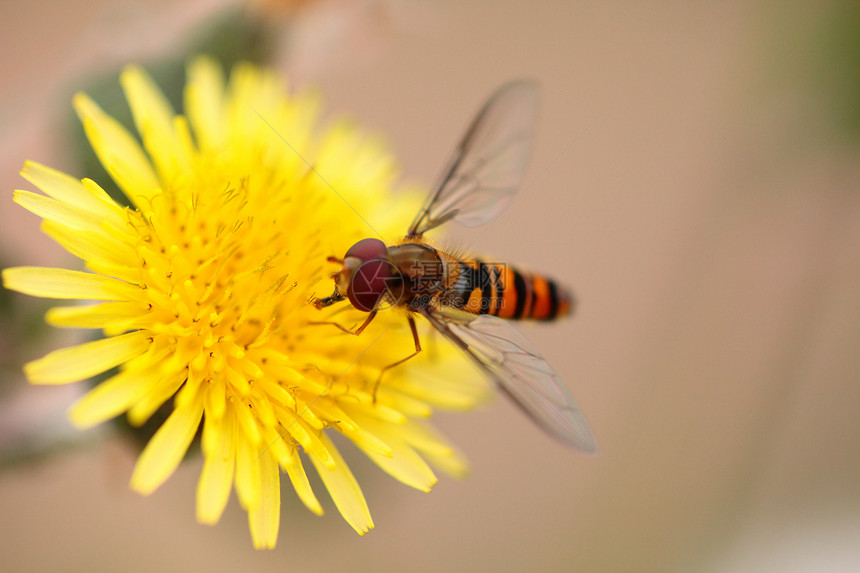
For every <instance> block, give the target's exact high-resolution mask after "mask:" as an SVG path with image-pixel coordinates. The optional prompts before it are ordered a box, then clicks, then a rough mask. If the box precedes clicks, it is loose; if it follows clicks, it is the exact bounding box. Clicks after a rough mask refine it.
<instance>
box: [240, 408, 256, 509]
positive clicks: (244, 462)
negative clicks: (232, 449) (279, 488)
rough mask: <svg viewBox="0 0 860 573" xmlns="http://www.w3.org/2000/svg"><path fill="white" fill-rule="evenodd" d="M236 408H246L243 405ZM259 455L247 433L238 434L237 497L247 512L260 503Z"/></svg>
mask: <svg viewBox="0 0 860 573" xmlns="http://www.w3.org/2000/svg"><path fill="white" fill-rule="evenodd" d="M236 407H237V408H240V409H241V408H245V406H243V405H239V406H236ZM234 411H235V410H234ZM237 427H239V424H237ZM259 455H260V450H259V449H258V448H257V447H255V446H254V444H253V443H251V441H250V440H249V439H248V437H247V436H246V435H245V433H244V432H236V495H237V496H239V503H240V504H241V505H242V507H244V508H245V509H246V510H250V509H252V508H254V507H256V506H257V505H258V504H259V503H260V497H261V492H260V466H259V464H257V457H258V456H259Z"/></svg>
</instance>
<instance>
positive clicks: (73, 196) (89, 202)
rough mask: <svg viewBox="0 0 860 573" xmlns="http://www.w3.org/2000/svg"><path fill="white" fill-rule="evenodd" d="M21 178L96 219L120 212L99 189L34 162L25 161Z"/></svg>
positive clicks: (111, 216) (114, 215)
mask: <svg viewBox="0 0 860 573" xmlns="http://www.w3.org/2000/svg"><path fill="white" fill-rule="evenodd" d="M21 176H22V177H24V179H26V180H27V181H29V182H30V183H32V184H33V185H35V186H36V187H38V188H39V189H41V190H42V192H43V193H45V194H47V195H49V196H51V197H53V198H54V199H56V200H57V201H60V202H62V203H65V204H67V205H73V206H75V207H77V208H78V209H79V210H81V211H83V212H85V213H89V214H90V215H92V216H93V217H96V218H114V217H116V216H117V215H118V214H119V213H121V212H122V210H121V209H120V208H119V206H118V205H117V204H116V203H114V201H113V199H111V198H110V197H109V196H108V195H107V193H105V192H104V190H102V189H101V188H100V187H98V186H96V188H95V189H93V188H90V187H87V186H85V185H84V183H82V182H81V181H79V180H78V179H75V178H74V177H71V176H70V175H66V174H65V173H61V172H60V171H57V170H56V169H51V168H50V167H46V166H44V165H42V164H40V163H36V162H35V161H27V162H25V163H24V167H23V168H22V169H21Z"/></svg>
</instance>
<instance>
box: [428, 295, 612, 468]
mask: <svg viewBox="0 0 860 573" xmlns="http://www.w3.org/2000/svg"><path fill="white" fill-rule="evenodd" d="M423 314H424V316H425V317H427V319H428V320H429V321H430V322H431V323H432V324H433V325H434V326H435V327H436V328H437V329H438V330H439V331H440V332H441V333H442V334H443V335H445V336H446V337H447V338H448V339H450V340H451V341H452V342H454V343H455V344H456V345H457V346H459V347H460V348H462V349H463V350H464V351H466V353H467V354H468V355H469V356H470V357H471V358H472V360H473V361H474V362H475V363H476V364H477V365H478V366H479V367H480V368H481V370H483V371H484V372H485V373H486V374H487V375H488V376H489V377H490V378H492V379H493V381H494V382H496V384H497V385H498V386H499V388H500V389H501V390H502V391H503V392H504V393H505V394H507V395H508V396H509V397H510V398H511V399H512V400H513V401H514V403H515V404H516V405H517V406H519V407H520V408H521V409H522V410H523V411H524V412H525V413H526V414H528V416H529V417H530V418H531V419H532V420H534V421H535V423H537V425H538V426H540V427H541V428H543V430H544V431H546V432H547V433H548V434H550V435H551V436H553V437H555V438H557V439H559V440H561V441H562V442H564V443H565V444H567V445H569V446H573V447H575V448H578V449H580V450H583V451H586V452H589V453H593V452H595V451H597V444H596V443H595V440H594V437H593V436H592V434H591V429H590V428H589V426H588V422H586V420H585V417H584V416H583V415H582V412H581V411H580V410H579V407H578V406H577V405H576V402H575V401H574V399H573V397H572V396H571V395H570V393H569V392H568V391H567V388H566V387H565V386H564V384H563V383H562V381H561V379H560V378H559V377H558V375H557V374H556V373H555V371H554V370H553V369H552V367H551V366H550V365H549V363H547V361H546V360H544V359H543V357H541V355H540V353H539V352H538V351H537V349H535V347H534V346H532V344H531V343H530V342H529V341H528V340H526V338H525V337H524V336H523V335H522V334H520V332H519V331H518V330H517V329H516V328H514V327H513V326H512V325H511V324H510V323H509V322H507V321H505V320H502V319H500V318H497V317H495V316H490V315H486V314H485V315H479V316H478V317H476V318H464V317H460V316H459V315H453V314H448V313H444V312H442V311H429V310H428V311H424V312H423Z"/></svg>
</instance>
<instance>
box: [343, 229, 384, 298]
mask: <svg viewBox="0 0 860 573" xmlns="http://www.w3.org/2000/svg"><path fill="white" fill-rule="evenodd" d="M350 257H354V258H357V259H359V260H360V261H361V263H360V264H359V266H358V268H357V269H356V270H355V272H354V273H353V274H352V280H351V281H350V283H349V288H348V289H347V291H346V294H347V296H348V297H349V302H351V303H352V306H354V307H355V308H357V309H358V310H363V311H364V312H370V311H372V310H373V309H374V308H376V305H377V304H378V303H379V300H380V299H381V298H382V296H383V295H384V294H385V291H386V290H387V289H388V285H389V280H390V279H391V277H392V272H391V264H390V263H389V262H388V260H387V257H388V249H387V248H386V246H385V243H383V242H382V241H380V240H379V239H362V240H361V241H359V242H357V243H356V244H354V245H353V246H352V247H350V248H349V250H348V251H347V252H346V256H345V257H344V258H350Z"/></svg>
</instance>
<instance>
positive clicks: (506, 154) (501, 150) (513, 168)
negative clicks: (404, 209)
mask: <svg viewBox="0 0 860 573" xmlns="http://www.w3.org/2000/svg"><path fill="white" fill-rule="evenodd" d="M537 108H538V88H537V85H536V84H534V83H532V82H527V81H519V82H512V83H509V84H506V85H504V86H502V87H501V88H499V89H498V90H497V91H496V93H494V94H493V96H492V97H490V99H489V100H488V101H487V103H486V104H484V107H483V108H481V111H480V112H478V115H477V117H475V119H474V120H473V121H472V123H471V125H469V128H468V129H467V130H466V133H465V134H464V135H463V138H462V139H461V140H460V143H459V144H458V145H457V148H456V149H455V150H454V153H453V154H452V156H451V159H450V160H449V161H448V164H447V165H446V166H445V169H444V170H443V171H442V175H441V177H440V179H439V182H438V184H437V185H436V187H435V189H434V191H433V192H432V193H430V195H429V196H428V197H427V200H426V201H425V203H424V206H423V207H422V208H421V210H420V211H419V212H418V215H417V216H416V217H415V220H414V221H413V222H412V225H411V226H410V227H409V233H408V236H409V237H416V236H419V237H420V236H421V235H423V234H424V233H425V232H426V231H428V230H429V229H432V228H434V227H437V226H439V225H441V224H442V223H445V222H446V221H449V220H452V219H453V220H455V221H457V222H459V223H461V224H463V225H466V226H467V227H475V226H478V225H483V224H484V223H487V222H489V221H490V220H491V219H493V218H494V217H496V216H497V215H499V214H500V213H502V211H504V210H505V209H506V208H507V206H508V205H509V204H510V202H511V201H512V200H513V198H514V195H515V194H516V192H517V190H518V189H519V187H520V184H521V182H522V179H523V174H524V173H525V170H526V166H527V164H528V157H529V152H530V151H531V144H532V139H533V136H534V130H535V122H536V120H537Z"/></svg>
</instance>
